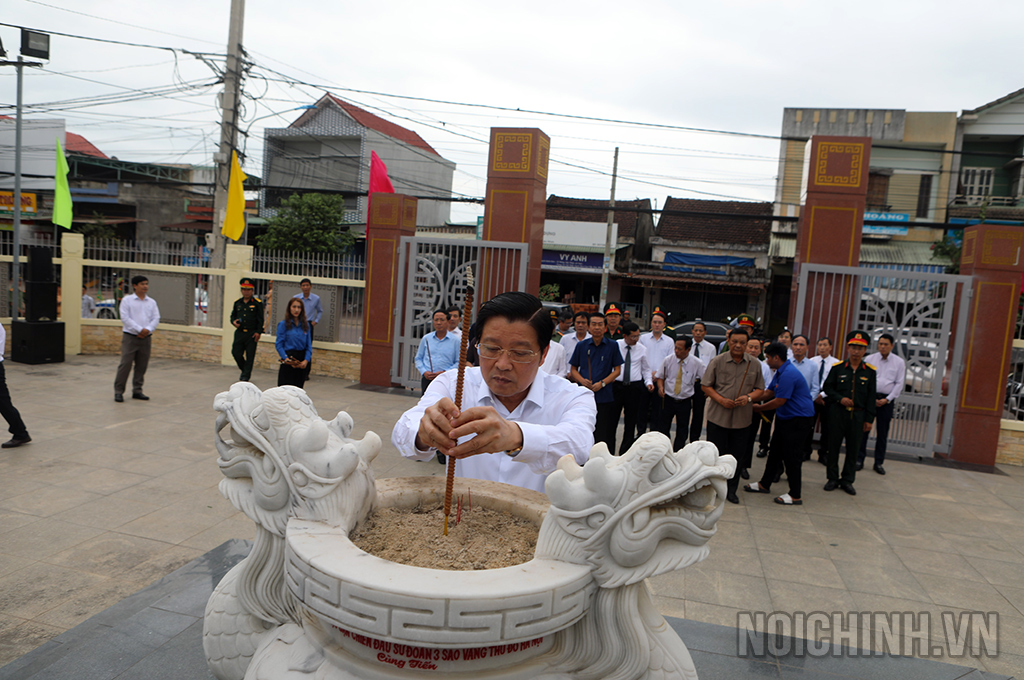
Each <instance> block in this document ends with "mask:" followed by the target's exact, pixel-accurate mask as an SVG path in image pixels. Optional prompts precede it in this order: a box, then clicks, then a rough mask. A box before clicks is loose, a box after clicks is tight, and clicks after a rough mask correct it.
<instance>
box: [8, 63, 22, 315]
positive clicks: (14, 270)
mask: <svg viewBox="0 0 1024 680" xmlns="http://www.w3.org/2000/svg"><path fill="white" fill-rule="evenodd" d="M15 69H16V70H17V72H18V99H17V101H18V105H17V106H18V113H17V115H16V116H15V122H14V205H12V206H11V208H12V210H13V213H12V214H13V215H14V225H13V227H12V228H13V229H14V259H13V260H12V261H11V281H12V286H11V288H12V290H11V321H17V319H18V311H19V304H18V302H19V298H20V297H21V291H20V286H19V285H18V283H19V278H20V277H19V276H18V275H19V273H20V272H19V271H18V268H19V267H18V264H19V263H18V257H19V256H20V255H21V89H22V87H21V83H22V78H23V76H22V73H23V71H24V69H25V60H24V59H22V58H21V55H20V54H19V55H18V63H17V64H16V65H15Z"/></svg>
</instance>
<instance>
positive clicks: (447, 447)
mask: <svg viewBox="0 0 1024 680" xmlns="http://www.w3.org/2000/svg"><path fill="white" fill-rule="evenodd" d="M473 434H475V435H476V436H475V437H473V438H472V439H470V440H468V441H465V442H463V443H462V444H458V445H456V442H457V441H458V440H459V439H460V438H461V437H466V436H469V435H473ZM522 444H523V433H522V431H521V430H520V429H519V426H518V425H516V424H515V423H514V422H512V421H510V420H505V419H504V418H502V417H501V416H500V415H498V412H497V411H495V410H494V409H493V408H491V407H490V406H475V407H473V408H470V409H467V410H466V411H464V412H461V413H460V412H459V410H458V409H457V408H455V404H454V403H453V402H452V400H451V399H448V398H444V399H441V400H440V401H438V402H437V403H436V404H433V405H431V406H429V407H427V410H426V411H425V412H424V414H423V418H422V419H421V420H420V429H419V432H418V433H417V434H416V447H417V448H418V449H421V450H422V449H426V448H428V447H433V448H436V449H437V450H438V451H440V452H441V453H443V454H445V455H446V456H452V457H453V458H467V457H469V456H475V455H477V454H480V453H496V452H499V451H511V450H513V449H517V448H519V447H520V446H522Z"/></svg>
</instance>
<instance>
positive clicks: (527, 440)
mask: <svg viewBox="0 0 1024 680" xmlns="http://www.w3.org/2000/svg"><path fill="white" fill-rule="evenodd" d="M515 423H516V425H518V426H519V431H520V432H522V433H523V450H522V451H520V452H519V453H518V454H516V458H515V459H516V460H518V461H520V462H523V463H529V462H532V461H535V460H537V459H538V458H540V457H541V456H543V455H544V454H545V453H547V450H548V447H547V437H546V436H545V435H544V426H543V425H535V424H533V423H521V422H519V421H515Z"/></svg>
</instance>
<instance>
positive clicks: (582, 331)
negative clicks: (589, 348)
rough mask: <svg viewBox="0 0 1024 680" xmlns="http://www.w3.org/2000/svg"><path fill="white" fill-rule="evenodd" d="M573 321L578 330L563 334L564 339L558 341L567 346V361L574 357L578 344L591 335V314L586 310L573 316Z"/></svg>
mask: <svg viewBox="0 0 1024 680" xmlns="http://www.w3.org/2000/svg"><path fill="white" fill-rule="evenodd" d="M572 323H573V326H574V327H575V328H576V332H575V333H569V334H568V335H563V336H562V339H561V340H559V341H558V342H559V344H560V345H562V347H564V348H565V359H566V361H568V360H569V359H571V358H572V354H573V352H575V351H576V345H578V344H579V343H581V342H583V341H584V340H586V339H587V338H589V337H590V315H589V314H587V313H586V312H577V313H576V316H574V317H573V318H572Z"/></svg>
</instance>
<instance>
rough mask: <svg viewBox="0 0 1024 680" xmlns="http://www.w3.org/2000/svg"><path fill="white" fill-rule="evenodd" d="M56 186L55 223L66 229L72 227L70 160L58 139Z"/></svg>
mask: <svg viewBox="0 0 1024 680" xmlns="http://www.w3.org/2000/svg"><path fill="white" fill-rule="evenodd" d="M54 180H55V182H56V186H55V188H54V193H53V219H52V220H51V221H52V222H53V223H54V224H59V225H60V226H62V227H64V228H65V229H70V228H71V215H72V205H71V189H69V188H68V161H67V159H66V158H64V149H62V148H60V140H59V139H58V140H57V171H56V172H55V173H54Z"/></svg>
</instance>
